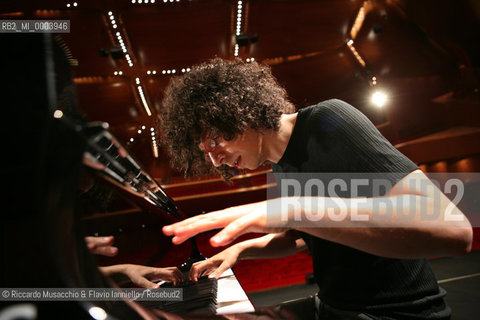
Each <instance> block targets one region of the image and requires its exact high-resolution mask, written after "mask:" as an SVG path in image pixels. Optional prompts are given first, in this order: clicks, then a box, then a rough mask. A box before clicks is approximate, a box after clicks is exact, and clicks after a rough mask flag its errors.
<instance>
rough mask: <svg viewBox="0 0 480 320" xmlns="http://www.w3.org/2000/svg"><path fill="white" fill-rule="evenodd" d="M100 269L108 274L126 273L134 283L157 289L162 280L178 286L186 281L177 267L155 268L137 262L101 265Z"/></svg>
mask: <svg viewBox="0 0 480 320" xmlns="http://www.w3.org/2000/svg"><path fill="white" fill-rule="evenodd" d="M99 269H100V271H101V272H102V273H103V274H104V275H106V276H109V275H112V274H119V273H120V274H124V275H126V276H127V277H128V278H129V279H130V281H132V283H133V284H134V285H136V286H138V287H140V288H147V289H157V288H159V287H160V285H159V284H158V283H157V282H159V281H160V280H163V281H164V282H167V283H171V284H172V285H173V286H176V285H178V284H180V283H182V282H183V281H184V277H183V274H182V272H180V270H178V268H177V267H167V268H155V267H147V266H141V265H136V264H117V265H111V266H107V267H100V268H99Z"/></svg>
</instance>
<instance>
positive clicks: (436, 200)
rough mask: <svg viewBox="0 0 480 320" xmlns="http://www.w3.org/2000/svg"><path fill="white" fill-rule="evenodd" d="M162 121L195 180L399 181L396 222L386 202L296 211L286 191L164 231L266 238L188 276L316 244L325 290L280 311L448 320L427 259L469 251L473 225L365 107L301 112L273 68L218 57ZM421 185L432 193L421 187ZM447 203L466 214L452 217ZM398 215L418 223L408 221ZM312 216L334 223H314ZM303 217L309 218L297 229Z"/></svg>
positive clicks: (329, 105) (177, 96)
mask: <svg viewBox="0 0 480 320" xmlns="http://www.w3.org/2000/svg"><path fill="white" fill-rule="evenodd" d="M161 123H162V131H163V141H164V143H165V145H166V147H167V148H168V151H169V154H170V156H171V159H172V163H173V165H174V166H175V167H178V168H184V169H185V170H186V173H187V174H189V173H192V172H193V173H195V174H200V173H205V172H209V170H211V169H212V168H213V169H215V170H218V171H220V172H221V174H222V175H223V176H224V178H226V179H228V178H229V177H230V176H231V169H232V168H240V169H256V168H257V167H259V166H260V165H262V164H264V163H270V164H271V167H272V170H273V172H274V173H279V174H285V173H331V174H337V173H373V174H375V173H388V175H387V177H388V180H389V182H390V183H391V186H392V187H391V188H390V189H389V190H387V192H386V193H385V194H384V195H383V197H382V200H391V203H392V204H393V206H392V208H391V212H389V213H391V216H390V218H389V219H386V220H382V221H381V222H379V221H378V220H375V219H373V217H375V215H376V214H379V213H380V212H379V211H381V209H379V207H378V206H377V205H376V204H377V203H376V202H375V200H376V199H377V198H368V199H367V201H364V202H363V203H360V200H359V199H356V198H353V197H346V198H336V199H331V198H326V197H320V196H318V197H313V196H310V197H305V196H304V197H303V198H302V199H303V200H323V202H321V203H323V204H325V205H323V206H321V205H313V203H320V202H314V201H303V202H298V203H297V204H299V206H297V207H295V209H294V210H292V209H291V207H290V206H285V205H282V204H284V202H282V201H283V200H289V198H288V196H285V197H284V198H278V199H269V200H266V201H262V202H258V203H252V204H246V205H242V206H236V207H232V208H228V209H225V210H220V211H216V212H211V213H207V214H203V215H199V216H195V217H192V218H190V219H187V220H184V221H182V222H179V223H176V224H173V225H170V226H165V227H164V228H163V232H164V233H165V234H166V235H169V236H173V239H172V241H173V243H175V244H179V243H182V242H184V241H185V240H187V239H188V238H190V237H192V236H194V235H196V234H198V233H200V232H204V231H207V230H213V229H218V228H223V229H222V230H221V231H220V232H219V233H217V234H216V235H215V236H214V237H212V238H211V240H210V243H211V244H212V245H213V246H225V245H227V244H229V243H231V242H232V241H233V240H235V239H236V238H237V237H238V236H239V235H241V234H244V233H247V232H259V233H267V234H266V235H265V236H263V237H259V238H255V239H249V240H246V241H243V242H238V243H235V244H234V245H232V246H230V247H228V248H227V249H225V250H224V251H222V252H220V253H219V254H217V255H215V256H213V257H211V258H209V259H207V260H205V261H200V262H198V263H196V264H194V265H193V267H192V269H191V270H190V278H191V279H193V280H197V279H198V277H200V276H201V275H210V276H214V277H217V278H218V277H219V276H220V275H221V274H222V273H223V272H224V271H225V270H227V269H228V268H230V267H232V266H233V265H234V264H235V263H236V261H237V260H238V259H252V258H260V257H268V258H273V257H283V256H287V255H291V254H294V253H297V252H299V251H302V250H307V249H308V250H309V251H310V254H311V256H312V260H313V266H314V276H315V280H316V282H317V283H318V285H319V292H318V293H317V295H316V296H314V297H309V298H306V299H303V300H302V301H301V303H297V302H295V303H289V304H285V305H284V306H283V307H284V308H286V309H289V310H295V311H294V312H295V313H297V315H299V316H300V317H301V318H318V319H448V318H449V317H450V309H449V308H448V306H446V305H445V303H444V301H443V296H444V295H445V290H443V289H442V288H439V286H438V285H437V281H436V279H435V276H434V274H433V272H432V270H431V268H430V266H429V264H428V262H427V260H426V258H427V257H431V256H446V255H462V254H466V253H468V252H469V250H470V247H471V242H472V229H471V226H470V223H469V222H468V220H467V219H466V218H465V216H464V215H463V213H462V212H461V211H460V210H459V209H458V208H456V207H455V206H454V205H453V206H452V203H451V202H450V200H448V198H447V197H445V195H443V194H442V193H441V192H440V190H439V189H438V188H436V187H435V186H434V185H433V184H432V183H431V182H430V180H429V179H428V178H427V177H426V176H425V175H424V174H423V173H422V172H421V171H420V170H419V169H418V167H417V166H416V165H415V164H414V163H413V162H411V161H410V160H409V159H408V158H406V157H405V156H404V155H403V154H401V153H400V152H399V151H398V150H396V149H395V148H394V147H393V146H392V145H391V144H390V143H389V142H388V141H387V140H386V139H385V138H384V137H383V136H382V135H381V134H380V133H379V132H378V130H376V128H375V127H374V125H373V124H372V123H371V122H370V121H369V120H368V119H367V118H366V117H365V116H364V115H363V114H361V113H360V112H359V111H358V110H357V109H355V108H354V107H352V106H350V105H349V104H347V103H345V102H343V101H340V100H328V101H324V102H321V103H319V104H316V105H313V106H310V107H306V108H303V109H299V110H298V111H297V112H295V107H294V106H293V105H292V104H291V103H290V102H289V101H288V99H287V95H286V92H285V90H284V89H283V88H282V87H280V86H279V85H278V84H277V82H276V81H275V79H274V77H273V76H272V74H271V71H270V69H269V68H268V67H267V66H263V65H260V64H257V63H243V62H241V61H239V60H236V61H225V60H222V59H214V60H212V61H209V62H207V63H203V64H201V65H199V66H196V67H194V68H193V69H192V71H191V72H190V73H187V74H185V75H182V76H179V77H176V78H173V79H172V81H171V82H170V84H169V86H168V88H167V89H166V93H165V99H164V110H163V114H162V119H161ZM412 182H414V183H412ZM418 182H421V183H418ZM422 184H423V185H425V184H426V185H428V186H429V188H419V187H418V185H422ZM330 200H332V201H330ZM338 200H341V201H342V203H343V204H344V206H345V207H344V209H345V210H344V212H345V215H346V218H345V219H342V220H341V221H339V220H338V219H333V218H331V217H330V218H328V217H329V216H328V213H329V211H330V209H332V208H335V206H336V205H337V203H338ZM398 200H401V201H400V202H401V203H402V207H401V208H400V207H398V206H396V204H398V203H400V202H399V201H398ZM418 204H420V205H418ZM448 207H449V208H453V210H454V211H455V214H456V215H457V217H460V218H461V219H457V220H456V221H455V222H451V221H447V220H448V219H445V216H446V213H445V212H446V211H447V208H448ZM267 208H268V210H267ZM272 208H274V209H273V210H276V211H275V212H271V211H272ZM419 208H421V210H429V211H428V212H432V211H433V212H437V213H438V214H437V215H436V219H433V220H430V221H423V220H422V219H421V213H422V212H420V209H419ZM337 209H338V208H337ZM267 211H269V212H268V215H267ZM359 213H360V214H362V215H363V216H364V218H365V219H360V221H361V223H360V224H359V222H358V221H357V220H355V219H352V218H353V217H354V216H355V215H357V217H358V214H359ZM381 213H385V212H384V211H382V212H381ZM400 213H402V214H406V216H409V217H413V218H412V219H410V220H405V219H402V218H401V214H400ZM312 214H320V215H321V216H323V217H326V218H324V219H316V220H315V221H313V220H312V221H308V219H307V218H308V217H311V215H312ZM272 217H274V218H273V220H272ZM275 217H283V218H285V217H286V219H283V220H281V221H280V220H278V219H277V220H275ZM297 218H300V220H302V219H303V220H302V221H308V223H307V224H295V223H294V222H295V221H296V219H297ZM294 220H295V221H294ZM272 221H273V222H272ZM359 226H360V227H359ZM298 305H300V306H301V307H300V308H298Z"/></svg>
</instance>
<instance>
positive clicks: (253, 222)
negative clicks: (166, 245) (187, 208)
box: [163, 201, 286, 247]
mask: <svg viewBox="0 0 480 320" xmlns="http://www.w3.org/2000/svg"><path fill="white" fill-rule="evenodd" d="M218 228H223V230H222V231H220V232H219V233H217V234H216V235H215V236H214V237H212V238H211V239H210V244H211V245H212V246H214V247H219V246H225V245H227V244H229V243H231V242H232V241H233V240H235V239H236V238H237V237H239V236H240V235H242V234H245V233H248V232H257V233H275V232H282V231H285V230H286V228H282V227H275V228H273V227H271V226H267V201H262V202H256V203H251V204H246V205H241V206H237V207H231V208H228V209H224V210H220V211H213V212H210V213H206V214H201V215H198V216H195V217H192V218H189V219H186V220H183V221H180V222H177V223H175V224H172V225H168V226H165V227H163V233H164V234H165V235H167V236H174V237H173V239H172V242H173V243H174V244H180V243H182V242H184V241H186V240H187V239H189V238H191V237H193V236H195V235H196V234H198V233H201V232H205V231H208V230H213V229H218Z"/></svg>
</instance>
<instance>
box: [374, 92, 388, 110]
mask: <svg viewBox="0 0 480 320" xmlns="http://www.w3.org/2000/svg"><path fill="white" fill-rule="evenodd" d="M372 102H373V104H374V105H376V106H377V107H379V108H381V107H383V105H384V104H385V103H386V102H387V96H386V95H385V94H384V93H383V92H380V91H376V92H375V93H374V94H373V95H372Z"/></svg>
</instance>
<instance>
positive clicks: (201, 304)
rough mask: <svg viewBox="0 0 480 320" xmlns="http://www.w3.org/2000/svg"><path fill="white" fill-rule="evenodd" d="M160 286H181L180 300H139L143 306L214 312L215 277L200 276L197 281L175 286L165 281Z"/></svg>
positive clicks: (203, 312)
mask: <svg viewBox="0 0 480 320" xmlns="http://www.w3.org/2000/svg"><path fill="white" fill-rule="evenodd" d="M161 288H182V289H183V300H182V301H140V303H141V304H142V305H144V306H148V307H153V308H158V309H161V310H163V311H166V312H171V313H176V314H215V311H216V304H217V279H215V278H208V277H202V278H200V279H198V282H193V281H191V280H188V281H184V282H182V283H180V284H178V285H176V286H173V284H172V283H165V284H163V285H162V286H161Z"/></svg>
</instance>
